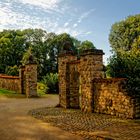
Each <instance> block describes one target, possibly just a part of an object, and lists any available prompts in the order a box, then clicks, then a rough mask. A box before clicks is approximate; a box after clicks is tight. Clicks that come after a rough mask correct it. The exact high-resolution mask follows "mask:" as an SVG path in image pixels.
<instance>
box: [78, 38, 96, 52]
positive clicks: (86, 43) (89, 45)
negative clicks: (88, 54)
mask: <svg viewBox="0 0 140 140" xmlns="http://www.w3.org/2000/svg"><path fill="white" fill-rule="evenodd" d="M88 49H95V46H94V45H93V43H92V42H90V41H88V40H86V41H83V42H82V43H81V44H80V45H79V47H78V50H79V52H82V51H84V50H88Z"/></svg>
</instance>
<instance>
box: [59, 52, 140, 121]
mask: <svg viewBox="0 0 140 140" xmlns="http://www.w3.org/2000/svg"><path fill="white" fill-rule="evenodd" d="M103 54H104V53H103V51H102V50H97V49H92V50H85V51H83V52H82V53H81V55H80V57H77V55H74V53H73V52H71V51H64V52H61V53H60V54H59V58H58V64H59V66H58V72H59V99H60V105H61V106H62V107H64V108H80V109H81V110H82V111H84V112H97V113H104V114H110V115H115V116H118V117H123V118H131V119H132V118H139V117H140V101H139V99H137V98H134V97H131V96H130V95H129V94H128V93H127V92H126V90H125V83H126V79H123V78H110V79H107V78H105V74H104V70H103V69H104V66H103Z"/></svg>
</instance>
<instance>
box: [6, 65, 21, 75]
mask: <svg viewBox="0 0 140 140" xmlns="http://www.w3.org/2000/svg"><path fill="white" fill-rule="evenodd" d="M5 73H6V74H7V75H12V76H17V75H19V68H18V66H17V65H15V66H13V67H12V66H7V67H6V69H5Z"/></svg>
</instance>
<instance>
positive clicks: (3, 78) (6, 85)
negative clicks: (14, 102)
mask: <svg viewBox="0 0 140 140" xmlns="http://www.w3.org/2000/svg"><path fill="white" fill-rule="evenodd" d="M0 88H3V89H7V90H11V91H15V92H16V93H21V92H20V89H21V88H20V78H19V77H18V76H8V75H0Z"/></svg>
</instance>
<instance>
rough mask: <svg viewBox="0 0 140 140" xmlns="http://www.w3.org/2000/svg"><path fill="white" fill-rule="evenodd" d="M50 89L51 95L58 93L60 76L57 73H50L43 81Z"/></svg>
mask: <svg viewBox="0 0 140 140" xmlns="http://www.w3.org/2000/svg"><path fill="white" fill-rule="evenodd" d="M41 82H42V83H43V84H45V85H46V86H47V87H48V92H49V93H58V74H57V73H49V74H47V75H46V76H43V79H42V81H41Z"/></svg>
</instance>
